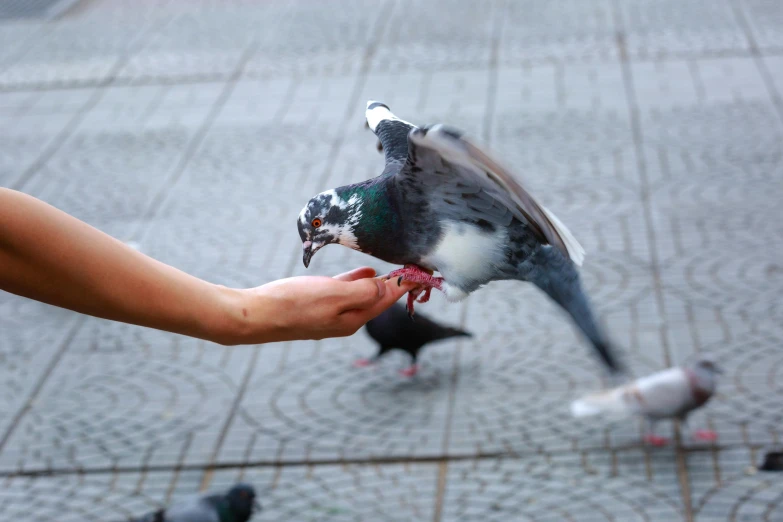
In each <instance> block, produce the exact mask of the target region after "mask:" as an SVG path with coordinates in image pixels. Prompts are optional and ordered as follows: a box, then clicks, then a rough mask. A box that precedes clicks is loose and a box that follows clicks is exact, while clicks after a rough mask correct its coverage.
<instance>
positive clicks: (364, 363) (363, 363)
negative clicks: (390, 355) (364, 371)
mask: <svg viewBox="0 0 783 522" xmlns="http://www.w3.org/2000/svg"><path fill="white" fill-rule="evenodd" d="M373 364H375V361H374V360H373V359H356V360H355V361H354V362H353V366H354V367H355V368H367V367H368V366H372V365H373Z"/></svg>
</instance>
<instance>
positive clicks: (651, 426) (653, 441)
mask: <svg viewBox="0 0 783 522" xmlns="http://www.w3.org/2000/svg"><path fill="white" fill-rule="evenodd" d="M647 426H648V428H647V434H646V435H645V436H644V442H646V443H647V444H649V445H650V446H656V447H660V446H666V445H667V444H669V439H667V438H666V437H659V436H657V435H656V434H655V421H653V420H651V419H648V420H647Z"/></svg>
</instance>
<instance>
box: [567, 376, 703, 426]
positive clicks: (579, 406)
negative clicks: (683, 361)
mask: <svg viewBox="0 0 783 522" xmlns="http://www.w3.org/2000/svg"><path fill="white" fill-rule="evenodd" d="M690 397H691V393H690V387H689V385H688V378H687V376H686V375H685V372H684V371H683V370H682V369H681V368H670V369H668V370H664V371H662V372H657V373H654V374H652V375H649V376H647V377H642V378H641V379H637V380H635V381H633V382H630V383H628V384H625V385H623V386H620V387H617V388H612V389H610V390H606V391H602V392H598V393H593V394H590V395H587V396H585V397H583V398H581V399H579V400H576V401H574V402H573V403H572V404H571V413H572V414H573V415H574V416H575V417H586V416H590V415H599V414H600V415H618V416H622V415H628V414H638V415H647V416H650V417H672V416H675V415H677V414H679V413H680V412H681V411H682V410H683V408H685V407H686V406H687V405H688V403H689V401H690Z"/></svg>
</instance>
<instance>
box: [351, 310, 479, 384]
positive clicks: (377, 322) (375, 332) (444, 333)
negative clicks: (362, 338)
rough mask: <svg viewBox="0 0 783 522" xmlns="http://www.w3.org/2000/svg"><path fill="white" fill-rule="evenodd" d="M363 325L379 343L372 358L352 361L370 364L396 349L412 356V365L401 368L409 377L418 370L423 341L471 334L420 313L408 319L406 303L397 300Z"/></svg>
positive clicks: (430, 341) (361, 364)
mask: <svg viewBox="0 0 783 522" xmlns="http://www.w3.org/2000/svg"><path fill="white" fill-rule="evenodd" d="M365 328H366V329H367V333H368V334H370V337H372V338H373V339H374V340H375V342H377V343H378V353H377V354H376V355H375V356H374V357H372V358H371V359H359V360H358V361H356V362H354V365H355V366H359V367H364V366H370V365H371V364H374V363H375V362H377V361H378V359H380V358H381V357H383V356H384V355H386V354H387V353H389V352H390V351H391V350H394V349H398V350H402V351H404V352H407V353H408V354H409V355H410V356H411V365H410V366H409V367H407V368H405V369H404V370H401V371H400V373H401V374H402V375H404V376H406V377H412V376H414V375H416V373H417V372H418V371H419V365H418V357H419V351H420V350H421V349H422V348H423V347H424V345H426V344H429V343H432V342H435V341H440V340H443V339H450V338H452V337H472V334H470V333H468V332H465V331H462V330H460V329H458V328H452V327H449V326H442V325H440V324H438V323H436V322H435V321H432V320H431V319H428V318H427V317H424V316H423V315H421V314H419V315H417V316H416V321H411V320H410V319H409V318H408V313H407V312H406V311H405V307H403V306H402V305H399V304H395V305H394V306H392V307H391V308H389V309H388V310H386V311H385V312H383V313H382V314H381V315H379V316H378V317H376V318H375V319H373V320H372V321H370V322H368V323H367V325H366V326H365Z"/></svg>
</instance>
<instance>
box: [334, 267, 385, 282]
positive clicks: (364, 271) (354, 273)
mask: <svg viewBox="0 0 783 522" xmlns="http://www.w3.org/2000/svg"><path fill="white" fill-rule="evenodd" d="M373 276H375V269H374V268H370V267H369V266H363V267H360V268H354V269H353V270H351V271H350V272H345V273H344V274H340V275H336V276H334V279H339V280H340V281H356V280H357V279H366V278H368V277H373Z"/></svg>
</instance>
